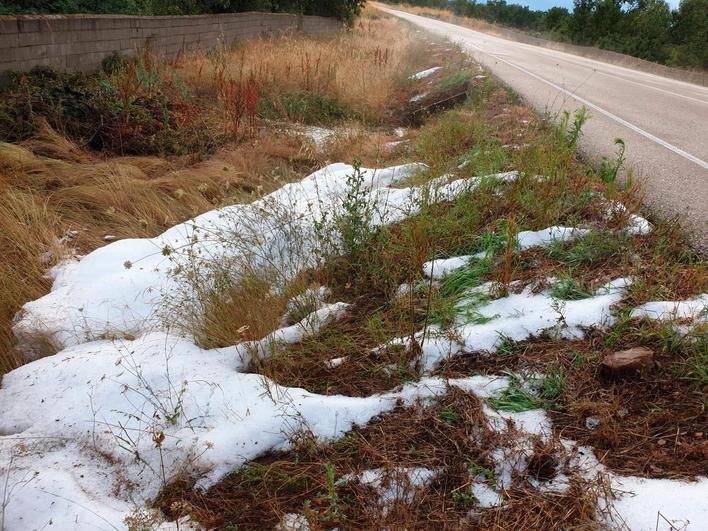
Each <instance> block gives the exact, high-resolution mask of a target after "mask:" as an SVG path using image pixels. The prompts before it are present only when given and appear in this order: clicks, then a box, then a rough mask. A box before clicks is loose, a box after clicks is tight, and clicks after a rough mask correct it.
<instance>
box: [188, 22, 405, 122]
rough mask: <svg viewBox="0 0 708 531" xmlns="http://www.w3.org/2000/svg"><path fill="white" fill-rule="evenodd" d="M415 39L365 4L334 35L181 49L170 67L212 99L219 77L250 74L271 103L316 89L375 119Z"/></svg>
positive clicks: (396, 85)
mask: <svg viewBox="0 0 708 531" xmlns="http://www.w3.org/2000/svg"><path fill="white" fill-rule="evenodd" d="M417 46H419V44H417V43H415V42H414V40H413V36H412V31H411V30H409V29H408V28H407V27H404V26H403V25H402V24H400V23H399V22H398V21H396V20H394V19H392V18H383V17H380V16H379V15H378V12H377V11H376V10H374V9H371V8H367V9H366V10H365V12H364V16H363V17H362V18H361V19H360V20H359V21H358V22H357V23H356V25H355V26H354V28H353V29H351V30H350V31H347V32H345V33H342V34H341V35H339V36H337V37H335V38H334V39H332V38H320V39H313V38H310V37H305V36H300V35H290V36H286V37H283V38H278V39H262V40H256V41H252V42H249V43H247V44H245V45H240V46H236V47H234V48H227V49H223V50H220V51H218V52H215V53H213V54H210V55H205V54H203V53H201V54H190V55H187V56H185V57H183V58H181V59H180V60H179V61H178V63H177V64H176V65H175V68H176V71H177V72H178V74H179V76H180V78H181V79H182V80H183V81H184V83H185V84H187V85H188V86H189V87H192V88H193V89H194V91H195V94H196V95H197V96H198V97H200V98H205V99H208V100H213V99H215V98H216V97H217V95H218V91H219V88H218V79H219V76H223V77H225V78H226V79H233V80H251V81H252V82H253V83H254V84H255V86H256V87H257V89H258V92H259V94H260V96H261V98H267V99H270V100H272V101H273V102H274V104H275V105H276V106H277V105H278V104H279V100H280V98H282V96H283V95H296V94H301V93H316V94H318V95H320V96H324V97H326V98H331V99H333V100H334V101H336V102H337V103H338V104H339V105H341V106H342V107H344V108H345V109H347V110H349V111H351V112H352V113H354V114H355V115H356V116H358V117H363V118H365V119H367V120H372V121H375V122H377V121H380V119H381V117H382V114H383V111H384V110H385V109H386V108H387V107H388V106H390V104H391V101H392V100H394V99H395V94H396V92H397V91H398V89H399V88H400V84H401V80H402V79H405V76H406V75H407V73H408V74H409V73H410V66H411V58H412V57H415V55H416V54H415V53H414V52H415V51H416V49H415V48H416V47H417Z"/></svg>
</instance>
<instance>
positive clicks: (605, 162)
mask: <svg viewBox="0 0 708 531" xmlns="http://www.w3.org/2000/svg"><path fill="white" fill-rule="evenodd" d="M615 145H616V146H617V155H616V157H615V160H610V159H608V158H607V157H603V158H602V161H601V162H600V168H599V170H598V173H599V175H600V179H602V182H604V183H608V184H610V183H614V182H615V181H616V180H617V174H618V173H619V171H620V169H621V168H622V165H623V164H624V161H625V156H624V150H625V145H624V140H622V139H621V138H615Z"/></svg>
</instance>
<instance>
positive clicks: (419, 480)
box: [343, 467, 440, 509]
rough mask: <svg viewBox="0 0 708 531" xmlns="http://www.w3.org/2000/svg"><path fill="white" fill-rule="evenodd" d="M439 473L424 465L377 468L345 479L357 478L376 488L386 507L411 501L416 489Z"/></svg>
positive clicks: (383, 505) (380, 500)
mask: <svg viewBox="0 0 708 531" xmlns="http://www.w3.org/2000/svg"><path fill="white" fill-rule="evenodd" d="M439 474H440V470H434V469H430V468H423V467H410V468H406V467H400V468H394V469H392V470H385V469H383V468H375V469H371V470H364V471H363V472H361V473H359V474H356V475H354V476H345V477H344V478H343V480H344V481H353V480H356V481H358V482H359V483H361V484H362V485H367V486H369V487H371V488H373V489H374V490H376V492H377V493H378V495H379V504H380V505H381V506H382V507H383V508H384V509H386V508H388V507H390V506H391V504H393V503H395V502H397V501H404V502H405V501H411V500H412V499H413V496H414V494H415V491H416V489H420V488H422V487H425V486H426V485H428V484H429V483H430V482H431V481H432V480H433V479H435V477H436V476H438V475H439Z"/></svg>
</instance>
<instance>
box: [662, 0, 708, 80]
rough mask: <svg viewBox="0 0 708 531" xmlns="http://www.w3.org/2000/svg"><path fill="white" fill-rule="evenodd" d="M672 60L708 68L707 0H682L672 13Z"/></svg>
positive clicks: (676, 62)
mask: <svg viewBox="0 0 708 531" xmlns="http://www.w3.org/2000/svg"><path fill="white" fill-rule="evenodd" d="M671 33H672V37H673V39H672V40H673V41H674V42H675V43H676V44H677V46H676V53H675V56H674V58H673V59H672V62H674V63H675V64H679V65H686V66H691V67H693V68H702V69H703V70H708V0H682V1H681V3H680V4H679V9H678V12H676V13H674V24H673V28H672V32H671Z"/></svg>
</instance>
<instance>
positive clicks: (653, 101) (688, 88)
mask: <svg viewBox="0 0 708 531" xmlns="http://www.w3.org/2000/svg"><path fill="white" fill-rule="evenodd" d="M379 7H381V8H382V9H384V10H386V11H388V12H389V13H391V14H393V15H396V16H398V17H400V18H403V19H405V20H408V21H410V22H412V23H414V24H416V25H418V26H420V27H421V28H424V29H426V30H429V31H431V32H434V33H437V34H440V35H443V36H445V37H447V38H449V39H450V40H451V41H453V42H456V43H458V44H460V45H461V46H462V47H463V48H464V49H465V50H466V51H468V52H469V53H471V54H472V55H473V56H474V58H475V59H476V60H477V61H478V62H479V63H481V64H482V65H484V66H485V67H487V68H488V69H489V70H491V71H492V72H493V73H494V74H495V75H496V76H497V77H498V78H500V79H501V80H502V81H504V82H505V83H506V84H507V85H509V86H510V87H511V88H512V89H514V90H515V91H516V92H517V93H518V94H520V95H521V96H522V97H523V98H524V99H525V100H526V101H528V102H529V103H530V104H531V105H533V106H534V107H535V108H536V109H537V110H538V111H541V112H548V113H550V114H551V115H552V116H555V115H557V114H560V111H562V110H568V111H571V112H573V111H574V110H575V109H578V108H580V107H582V106H585V107H588V108H589V109H590V111H591V113H592V118H591V119H590V121H589V122H588V123H587V124H586V125H585V127H584V129H583V136H582V137H581V140H580V143H579V148H580V150H581V153H583V154H584V155H586V156H589V157H590V158H591V160H596V161H597V160H600V159H601V157H602V156H605V155H606V156H611V155H614V153H615V151H616V146H615V145H614V139H615V138H622V139H623V140H624V141H625V143H626V146H627V153H626V155H627V166H626V167H627V168H629V169H631V171H632V173H633V175H635V176H636V177H639V178H640V179H641V180H642V181H643V183H644V186H643V190H644V194H645V195H644V198H645V201H644V202H645V204H646V205H647V206H648V207H650V208H651V210H652V211H653V212H655V213H656V214H658V215H660V216H663V217H665V218H672V217H678V219H679V220H680V222H681V223H682V225H683V226H684V228H685V229H686V230H687V231H688V232H689V234H690V236H691V240H692V241H693V243H694V244H695V245H696V246H697V247H698V248H700V249H701V250H703V251H704V252H708V162H707V161H708V88H706V87H702V86H699V85H692V84H690V83H685V82H682V81H674V80H672V79H668V78H664V77H660V76H656V75H653V74H648V73H645V72H640V71H637V70H632V69H629V68H625V67H620V66H615V65H611V64H608V63H603V62H600V61H596V60H593V59H587V58H584V57H579V56H577V55H572V54H568V53H564V52H559V51H555V50H550V49H547V48H542V47H538V46H532V45H529V44H523V43H519V42H514V41H509V40H506V39H502V38H500V37H495V36H492V35H488V34H486V33H481V32H479V31H474V30H471V29H468V28H465V27H462V26H457V25H454V24H449V23H447V22H442V21H439V20H434V19H430V18H426V17H421V16H417V15H413V14H410V13H405V12H402V11H397V10H393V9H389V8H385V7H383V6H379Z"/></svg>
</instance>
